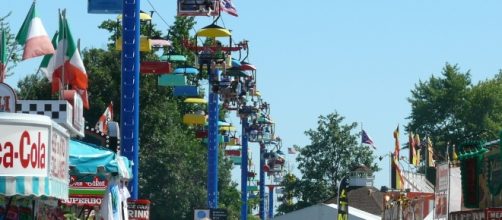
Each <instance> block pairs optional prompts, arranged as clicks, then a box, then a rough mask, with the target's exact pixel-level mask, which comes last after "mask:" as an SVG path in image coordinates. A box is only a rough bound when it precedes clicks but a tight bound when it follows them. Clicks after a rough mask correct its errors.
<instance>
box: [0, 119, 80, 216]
mask: <svg viewBox="0 0 502 220" xmlns="http://www.w3.org/2000/svg"><path fill="white" fill-rule="evenodd" d="M0 133H1V134H2V135H0V216H3V217H0V219H2V218H4V219H19V217H21V216H23V218H24V219H35V218H36V219H62V215H61V212H60V210H59V209H58V206H57V200H58V199H67V198H68V182H69V176H68V159H69V158H68V150H69V149H68V143H69V138H70V136H69V134H68V132H67V130H66V129H65V128H63V127H62V126H60V125H58V124H57V123H55V122H54V121H52V120H51V118H49V117H47V116H42V115H30V114H18V113H7V112H0Z"/></svg>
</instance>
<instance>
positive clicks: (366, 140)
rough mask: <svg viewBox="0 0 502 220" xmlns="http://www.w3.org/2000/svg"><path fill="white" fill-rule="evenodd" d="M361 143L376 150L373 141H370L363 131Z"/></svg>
mask: <svg viewBox="0 0 502 220" xmlns="http://www.w3.org/2000/svg"><path fill="white" fill-rule="evenodd" d="M361 143H363V144H367V145H370V146H371V147H373V149H375V150H376V147H375V143H374V142H373V140H371V137H370V136H369V135H368V134H367V133H366V131H364V130H363V133H362V135H361Z"/></svg>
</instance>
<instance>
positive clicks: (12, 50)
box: [0, 25, 17, 82]
mask: <svg viewBox="0 0 502 220" xmlns="http://www.w3.org/2000/svg"><path fill="white" fill-rule="evenodd" d="M1 29H2V31H3V25H2V28H1ZM5 37H7V36H5ZM5 46H7V39H5ZM16 46H17V42H16V41H15V40H14V45H12V47H11V48H10V50H9V55H8V56H7V60H6V61H5V65H4V68H3V70H0V73H1V74H0V76H1V77H0V82H3V81H4V79H5V78H7V65H8V64H9V58H10V57H12V54H13V53H14V49H16Z"/></svg>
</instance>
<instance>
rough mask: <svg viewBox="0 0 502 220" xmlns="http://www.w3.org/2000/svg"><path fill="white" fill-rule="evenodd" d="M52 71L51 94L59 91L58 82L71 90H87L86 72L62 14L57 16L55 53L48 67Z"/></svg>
mask: <svg viewBox="0 0 502 220" xmlns="http://www.w3.org/2000/svg"><path fill="white" fill-rule="evenodd" d="M52 70H53V74H52V92H56V91H58V90H60V86H61V83H59V82H58V81H60V82H63V84H69V85H71V86H72V88H73V89H80V90H86V89H87V85H88V84H87V72H86V71H85V67H84V62H83V61H82V57H81V56H80V52H79V51H78V48H77V44H76V43H75V41H74V40H73V36H72V34H71V31H70V26H69V24H68V21H67V20H66V18H65V17H64V12H63V14H60V16H59V36H58V45H57V49H56V53H55V56H54V59H53V62H49V66H48V71H52ZM63 72H64V75H63Z"/></svg>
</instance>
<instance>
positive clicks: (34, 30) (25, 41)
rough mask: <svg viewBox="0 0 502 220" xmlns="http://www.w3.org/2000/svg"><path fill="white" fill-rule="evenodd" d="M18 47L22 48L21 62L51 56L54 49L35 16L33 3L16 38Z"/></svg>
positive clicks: (40, 22)
mask: <svg viewBox="0 0 502 220" xmlns="http://www.w3.org/2000/svg"><path fill="white" fill-rule="evenodd" d="M16 41H17V43H18V44H19V45H22V46H24V52H23V60H26V59H29V58H33V57H38V56H42V55H46V54H53V53H54V47H53V46H52V44H51V41H50V39H49V35H48V34H47V32H46V31H45V28H44V25H43V24H42V20H41V19H40V18H39V17H38V16H37V13H36V10H35V2H33V4H32V5H31V8H30V11H28V15H26V18H25V19H24V22H23V25H22V26H21V29H19V32H18V34H17V36H16Z"/></svg>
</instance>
